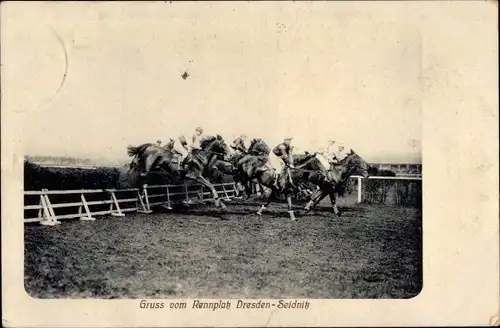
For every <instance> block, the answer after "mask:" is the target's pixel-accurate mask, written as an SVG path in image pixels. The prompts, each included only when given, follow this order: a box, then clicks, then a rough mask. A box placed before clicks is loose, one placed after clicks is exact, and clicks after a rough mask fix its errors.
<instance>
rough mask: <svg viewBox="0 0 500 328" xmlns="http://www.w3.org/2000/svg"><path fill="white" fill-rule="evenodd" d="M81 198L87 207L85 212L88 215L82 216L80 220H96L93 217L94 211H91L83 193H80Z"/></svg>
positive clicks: (84, 206)
mask: <svg viewBox="0 0 500 328" xmlns="http://www.w3.org/2000/svg"><path fill="white" fill-rule="evenodd" d="M80 200H81V201H82V203H83V208H85V214H87V216H81V217H80V220H82V221H95V218H93V217H92V213H91V212H90V209H89V205H88V204H87V200H86V199H85V196H84V195H83V193H81V194H80Z"/></svg>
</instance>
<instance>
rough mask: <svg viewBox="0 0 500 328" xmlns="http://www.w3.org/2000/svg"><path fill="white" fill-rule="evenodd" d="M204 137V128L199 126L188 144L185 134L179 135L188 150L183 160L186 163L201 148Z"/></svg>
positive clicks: (183, 145)
mask: <svg viewBox="0 0 500 328" xmlns="http://www.w3.org/2000/svg"><path fill="white" fill-rule="evenodd" d="M202 138H203V129H202V128H201V127H197V128H196V130H195V133H194V134H193V136H192V137H191V140H190V141H191V143H190V144H188V140H186V138H185V137H184V135H180V136H179V141H180V142H181V145H182V147H184V149H185V150H186V151H187V155H186V157H185V158H184V160H183V161H182V162H183V163H184V164H185V163H186V162H188V161H189V160H190V159H191V158H192V156H193V155H194V154H196V152H197V151H199V150H200V142H201V139H202Z"/></svg>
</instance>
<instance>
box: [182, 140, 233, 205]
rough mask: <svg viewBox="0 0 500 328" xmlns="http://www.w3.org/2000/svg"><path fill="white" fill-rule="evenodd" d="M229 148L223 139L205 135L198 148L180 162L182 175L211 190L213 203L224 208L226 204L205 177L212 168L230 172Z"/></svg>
mask: <svg viewBox="0 0 500 328" xmlns="http://www.w3.org/2000/svg"><path fill="white" fill-rule="evenodd" d="M229 153H230V150H229V146H228V145H226V143H225V141H224V139H223V138H222V137H221V136H220V135H217V136H216V137H213V136H207V137H205V138H203V139H202V140H201V142H200V149H199V150H197V151H195V153H193V154H192V156H188V157H186V158H185V159H184V161H183V163H182V176H183V177H185V178H186V179H190V180H195V181H197V182H199V183H200V184H201V185H203V186H205V187H207V188H208V189H210V191H211V192H212V195H213V197H214V201H215V205H216V206H220V207H222V208H225V207H226V205H224V203H223V202H222V201H221V200H220V198H219V194H218V193H217V190H215V187H214V186H213V185H212V183H211V182H210V181H209V180H208V179H207V178H206V177H207V176H209V175H210V173H211V172H212V170H213V169H221V170H222V171H223V172H225V173H229V174H232V173H233V168H232V165H231V164H230V163H229V162H228V156H229Z"/></svg>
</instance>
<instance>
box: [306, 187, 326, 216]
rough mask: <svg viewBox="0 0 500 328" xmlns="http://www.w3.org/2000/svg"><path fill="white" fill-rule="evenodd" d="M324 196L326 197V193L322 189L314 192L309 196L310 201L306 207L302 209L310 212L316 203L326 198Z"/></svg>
mask: <svg viewBox="0 0 500 328" xmlns="http://www.w3.org/2000/svg"><path fill="white" fill-rule="evenodd" d="M326 195H328V193H327V192H326V191H324V190H323V189H318V190H315V191H314V192H313V194H312V195H311V200H310V201H309V202H308V203H307V204H306V207H305V208H304V209H305V210H306V211H310V210H311V208H312V207H314V206H316V205H318V203H319V202H320V201H322V200H323V198H325V197H326Z"/></svg>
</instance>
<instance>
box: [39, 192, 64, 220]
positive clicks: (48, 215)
mask: <svg viewBox="0 0 500 328" xmlns="http://www.w3.org/2000/svg"><path fill="white" fill-rule="evenodd" d="M46 191H47V189H42V192H43V193H42V194H40V204H41V205H42V208H43V217H44V220H43V221H40V224H41V225H45V226H55V225H58V224H61V222H59V221H57V219H56V216H55V214H54V210H53V209H52V204H51V203H50V200H49V197H48V196H47V194H46V193H45V192H46Z"/></svg>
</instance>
